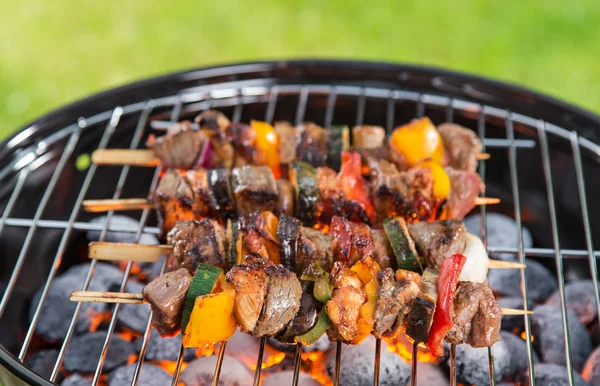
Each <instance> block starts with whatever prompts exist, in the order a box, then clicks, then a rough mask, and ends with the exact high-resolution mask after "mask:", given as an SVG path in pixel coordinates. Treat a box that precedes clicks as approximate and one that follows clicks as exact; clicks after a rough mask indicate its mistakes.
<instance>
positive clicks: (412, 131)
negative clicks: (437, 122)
mask: <svg viewBox="0 0 600 386" xmlns="http://www.w3.org/2000/svg"><path fill="white" fill-rule="evenodd" d="M390 146H391V147H392V150H395V151H398V152H399V153H400V154H402V155H403V156H404V158H405V159H406V161H407V162H408V166H409V167H413V166H415V165H416V164H417V163H418V162H419V161H421V160H424V159H432V160H433V161H434V162H435V163H437V164H440V165H441V164H442V162H443V161H444V143H443V142H442V136H441V135H440V133H439V132H438V131H437V129H436V127H435V126H434V124H433V123H432V122H431V121H430V120H429V118H427V117H425V118H421V119H414V120H412V121H411V122H410V123H408V124H406V125H403V126H400V127H398V128H396V129H395V130H394V132H393V133H392V136H391V138H390Z"/></svg>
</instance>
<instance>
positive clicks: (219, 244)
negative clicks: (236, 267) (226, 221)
mask: <svg viewBox="0 0 600 386" xmlns="http://www.w3.org/2000/svg"><path fill="white" fill-rule="evenodd" d="M167 240H168V242H169V244H171V245H173V255H174V256H175V259H176V261H177V262H178V263H179V267H181V268H185V269H187V270H188V271H189V272H190V273H192V274H193V273H194V272H195V271H196V268H198V265H199V264H209V265H215V266H217V267H221V268H223V269H226V265H227V257H226V254H225V241H226V240H225V232H224V231H223V228H222V227H221V226H220V225H219V223H218V222H216V221H215V220H210V219H204V220H201V221H197V220H192V221H182V222H178V223H177V224H175V227H174V228H173V229H172V230H171V231H170V232H169V234H168V236H167Z"/></svg>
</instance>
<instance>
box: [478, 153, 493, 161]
mask: <svg viewBox="0 0 600 386" xmlns="http://www.w3.org/2000/svg"><path fill="white" fill-rule="evenodd" d="M475 157H476V158H477V160H478V161H484V160H486V159H490V158H492V155H491V154H490V153H479V154H477V155H476V156H475Z"/></svg>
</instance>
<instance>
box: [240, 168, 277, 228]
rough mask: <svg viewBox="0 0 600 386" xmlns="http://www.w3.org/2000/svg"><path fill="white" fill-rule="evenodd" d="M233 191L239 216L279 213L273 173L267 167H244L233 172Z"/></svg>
mask: <svg viewBox="0 0 600 386" xmlns="http://www.w3.org/2000/svg"><path fill="white" fill-rule="evenodd" d="M231 189H232V191H233V195H234V197H235V203H236V207H237V211H238V215H240V216H246V215H248V214H250V213H252V212H255V211H265V210H268V211H272V212H275V211H277V205H278V203H279V196H278V192H277V183H276V182H275V177H274V176H273V172H272V171H271V169H269V168H268V167H267V166H244V167H241V168H235V169H233V170H232V171H231Z"/></svg>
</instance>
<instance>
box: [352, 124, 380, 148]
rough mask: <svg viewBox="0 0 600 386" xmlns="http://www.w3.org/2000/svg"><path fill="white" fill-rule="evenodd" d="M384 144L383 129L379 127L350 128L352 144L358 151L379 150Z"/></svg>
mask: <svg viewBox="0 0 600 386" xmlns="http://www.w3.org/2000/svg"><path fill="white" fill-rule="evenodd" d="M384 143H385V129H384V128H383V127H381V126H369V125H363V126H355V127H353V128H352V144H353V146H354V147H356V148H359V149H379V148H383V146H384Z"/></svg>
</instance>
